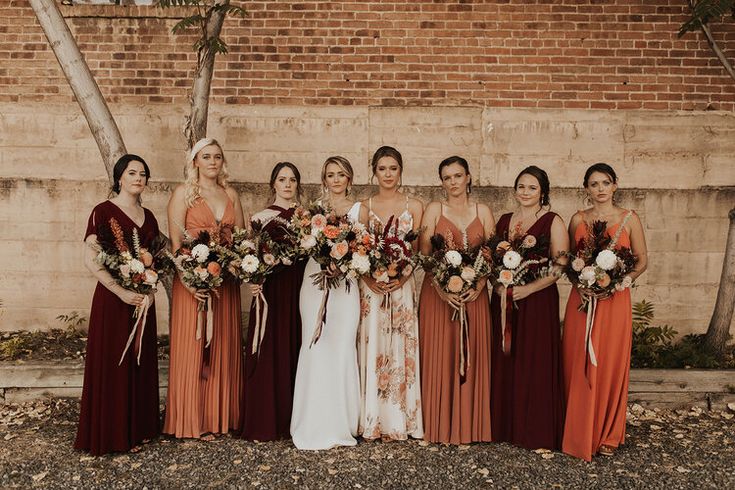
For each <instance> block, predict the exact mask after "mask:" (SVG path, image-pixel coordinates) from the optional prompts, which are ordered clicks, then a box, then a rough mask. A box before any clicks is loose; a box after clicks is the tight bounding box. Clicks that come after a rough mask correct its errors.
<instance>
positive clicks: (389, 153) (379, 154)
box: [370, 146, 403, 180]
mask: <svg viewBox="0 0 735 490" xmlns="http://www.w3.org/2000/svg"><path fill="white" fill-rule="evenodd" d="M383 157H391V158H392V159H394V160H395V161H396V162H398V167H399V168H400V169H401V174H403V157H402V156H401V152H400V151H398V150H396V149H395V148H393V147H392V146H381V147H380V148H378V149H377V150H375V153H374V154H373V158H372V160H371V161H370V168H372V170H373V176H375V171H376V169H377V168H378V161H379V160H380V159H381V158H383ZM371 180H372V178H371Z"/></svg>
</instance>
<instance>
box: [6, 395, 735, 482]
mask: <svg viewBox="0 0 735 490" xmlns="http://www.w3.org/2000/svg"><path fill="white" fill-rule="evenodd" d="M78 410H79V405H78V401H77V400H67V399H47V400H42V401H38V402H29V403H25V404H19V405H18V404H5V405H0V488H29V487H34V488H60V487H62V486H64V487H67V488H144V487H147V488H190V487H229V488H235V487H260V488H283V487H290V486H301V487H305V488H337V487H338V488H408V487H410V488H429V487H433V488H440V489H443V488H460V487H464V488H467V487H492V486H497V487H502V488H538V487H545V488H549V487H551V488H564V487H571V488H587V487H589V488H667V490H671V489H676V488H695V487H696V488H719V489H724V488H735V418H734V416H733V411H735V406H733V405H732V404H731V407H730V408H729V409H728V410H727V411H726V412H703V411H702V410H700V409H697V408H695V409H692V410H689V411H686V410H679V411H667V410H653V411H650V410H645V409H643V408H642V407H640V406H638V405H634V406H632V407H631V408H630V410H629V414H628V439H627V443H626V445H625V446H624V447H623V448H621V449H620V450H619V451H618V452H617V453H616V455H615V456H614V457H607V458H604V457H599V458H596V459H595V460H594V461H593V462H592V463H585V462H584V461H581V460H578V459H575V458H572V457H569V456H566V455H563V454H560V453H551V452H548V451H546V452H544V451H535V452H534V451H526V450H523V449H518V448H515V447H512V446H510V445H507V444H473V445H467V446H443V445H436V444H428V443H425V442H423V441H410V442H391V443H380V442H374V443H367V442H361V443H360V444H358V446H357V447H354V448H337V449H332V450H329V451H321V452H306V451H298V450H296V449H295V448H294V447H293V445H292V444H291V443H290V442H289V441H280V442H269V443H251V442H244V441H241V440H238V439H233V438H231V437H229V436H222V437H218V438H217V439H215V440H214V441H211V442H205V441H194V440H175V439H170V438H161V439H158V440H156V441H154V442H152V443H149V444H146V445H144V446H143V447H142V450H141V451H140V452H138V453H131V454H116V455H107V456H104V457H99V458H95V457H91V456H88V455H86V454H84V453H80V452H77V451H75V450H74V449H72V443H73V439H74V435H75V430H76V420H77V416H78Z"/></svg>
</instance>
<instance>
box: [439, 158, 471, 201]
mask: <svg viewBox="0 0 735 490" xmlns="http://www.w3.org/2000/svg"><path fill="white" fill-rule="evenodd" d="M453 163H456V164H457V165H461V166H462V168H463V169H464V171H465V172H466V173H467V175H470V164H469V163H467V160H465V159H464V158H462V157H460V156H457V155H453V156H451V157H449V158H445V159H444V160H442V162H441V163H440V164H439V179H440V180H441V178H442V170H444V168H445V167H448V166H450V165H452V164H453ZM470 192H472V176H471V175H470V181H469V182H468V183H467V194H469V193H470Z"/></svg>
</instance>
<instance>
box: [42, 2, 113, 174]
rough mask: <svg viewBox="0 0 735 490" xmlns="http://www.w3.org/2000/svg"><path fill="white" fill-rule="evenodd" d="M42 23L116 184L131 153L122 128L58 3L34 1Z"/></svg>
mask: <svg viewBox="0 0 735 490" xmlns="http://www.w3.org/2000/svg"><path fill="white" fill-rule="evenodd" d="M30 4H31V7H32V8H33V11H34V12H35V13H36V17H37V18H38V22H39V24H41V28H42V29H43V32H44V33H45V34H46V38H47V39H48V42H49V45H50V46H51V49H53V51H54V55H56V59H57V60H58V61H59V65H60V66H61V69H62V71H63V72H64V76H65V77H66V80H67V81H68V82H69V86H70V87H71V90H72V92H74V96H75V97H76V99H77V103H78V104H79V107H80V108H81V109H82V112H83V113H84V117H85V119H86V120H87V124H88V125H89V129H90V131H92V136H93V137H94V140H95V142H97V147H98V148H99V150H100V154H101V155H102V160H103V162H104V164H105V169H106V170H107V176H108V178H109V179H110V183H112V169H113V167H114V165H115V162H116V161H117V159H118V158H120V157H121V156H122V155H124V154H125V153H127V150H126V149H125V143H124V142H123V139H122V136H121V135H120V129H119V128H118V127H117V124H116V123H115V119H114V118H113V117H112V114H111V113H110V109H109V108H108V107H107V103H106V102H105V98H104V97H103V96H102V92H100V89H99V87H98V86H97V83H96V82H95V81H94V77H93V76H92V72H91V71H90V70H89V67H88V66H87V63H86V61H85V60H84V57H83V56H82V53H81V52H80V51H79V47H78V46H77V43H76V42H75V40H74V37H73V36H72V34H71V31H70V30H69V26H68V25H67V24H66V21H65V20H64V17H62V15H61V12H60V11H59V7H58V6H57V5H56V2H55V1H54V0H30Z"/></svg>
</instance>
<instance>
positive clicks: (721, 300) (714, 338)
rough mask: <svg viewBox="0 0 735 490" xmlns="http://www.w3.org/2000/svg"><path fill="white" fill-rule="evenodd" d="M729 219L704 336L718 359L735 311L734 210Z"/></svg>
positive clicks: (725, 344)
mask: <svg viewBox="0 0 735 490" xmlns="http://www.w3.org/2000/svg"><path fill="white" fill-rule="evenodd" d="M729 217H730V228H729V230H728V232H727V245H726V247H725V260H724V261H723V264H722V276H721V277H720V287H719V289H718V290H717V302H716V303H715V311H714V312H713V313H712V319H711V320H710V322H709V327H708V328H707V333H706V334H705V336H704V346H705V348H706V349H707V350H709V351H711V352H712V353H714V354H717V355H718V356H720V357H723V356H724V354H725V347H726V346H727V341H728V339H729V337H730V324H731V322H732V315H733V309H735V208H733V209H731V210H730V213H729Z"/></svg>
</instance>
